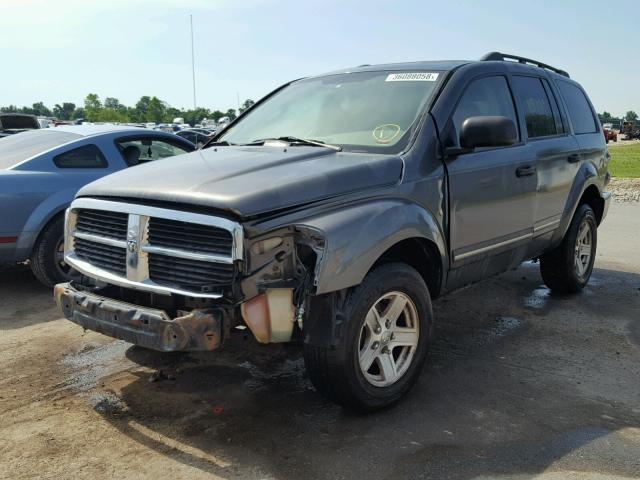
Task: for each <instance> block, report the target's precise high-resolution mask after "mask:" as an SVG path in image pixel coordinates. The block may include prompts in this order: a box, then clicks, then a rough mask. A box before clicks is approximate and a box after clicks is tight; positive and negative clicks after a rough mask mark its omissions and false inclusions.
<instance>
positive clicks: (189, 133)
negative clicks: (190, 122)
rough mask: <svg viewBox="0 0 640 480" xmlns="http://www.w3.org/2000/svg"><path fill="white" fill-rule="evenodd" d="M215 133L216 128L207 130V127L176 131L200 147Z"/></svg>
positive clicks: (178, 134)
mask: <svg viewBox="0 0 640 480" xmlns="http://www.w3.org/2000/svg"><path fill="white" fill-rule="evenodd" d="M214 133H215V130H207V129H205V128H185V129H184V130H180V131H179V132H176V135H177V136H179V137H182V138H184V139H186V140H189V141H190V142H191V143H193V144H194V145H195V146H196V147H198V148H200V147H201V146H202V145H204V144H205V143H206V142H207V141H208V140H210V139H211V136H212V135H213V134H214Z"/></svg>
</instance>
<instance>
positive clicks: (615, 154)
mask: <svg viewBox="0 0 640 480" xmlns="http://www.w3.org/2000/svg"><path fill="white" fill-rule="evenodd" d="M609 153H611V162H610V163H609V171H610V172H611V175H612V176H614V177H619V178H640V144H638V145H625V146H619V147H614V148H610V149H609Z"/></svg>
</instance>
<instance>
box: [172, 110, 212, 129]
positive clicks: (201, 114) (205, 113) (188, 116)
mask: <svg viewBox="0 0 640 480" xmlns="http://www.w3.org/2000/svg"><path fill="white" fill-rule="evenodd" d="M177 116H181V117H183V118H184V121H185V123H188V124H189V125H195V124H196V123H200V122H202V120H203V119H205V118H211V112H210V111H209V109H207V108H202V107H199V108H196V109H195V110H185V111H182V112H180V115H177Z"/></svg>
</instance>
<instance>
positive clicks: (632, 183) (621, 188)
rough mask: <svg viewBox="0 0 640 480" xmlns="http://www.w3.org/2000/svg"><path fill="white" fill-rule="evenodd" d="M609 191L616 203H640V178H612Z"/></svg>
mask: <svg viewBox="0 0 640 480" xmlns="http://www.w3.org/2000/svg"><path fill="white" fill-rule="evenodd" d="M607 190H609V191H610V192H611V196H612V198H613V200H614V201H615V202H620V203H625V202H640V178H612V179H611V183H610V184H609V186H608V187H607Z"/></svg>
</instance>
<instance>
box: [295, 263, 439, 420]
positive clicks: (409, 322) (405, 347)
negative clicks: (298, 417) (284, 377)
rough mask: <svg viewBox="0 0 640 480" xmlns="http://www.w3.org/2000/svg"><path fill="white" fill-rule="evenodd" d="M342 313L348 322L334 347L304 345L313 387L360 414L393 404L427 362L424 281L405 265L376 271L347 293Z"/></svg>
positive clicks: (428, 320)
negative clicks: (360, 412)
mask: <svg viewBox="0 0 640 480" xmlns="http://www.w3.org/2000/svg"><path fill="white" fill-rule="evenodd" d="M343 313H344V314H345V316H346V317H347V318H348V322H347V325H346V326H345V327H344V331H343V333H342V335H341V337H340V339H339V340H338V345H337V346H336V348H333V349H332V348H325V347H317V346H312V345H308V344H305V351H304V357H305V364H306V366H307V370H308V372H309V376H310V378H311V381H312V383H313V385H314V386H315V387H316V389H317V390H318V391H320V392H321V393H322V394H324V395H325V396H326V397H328V398H329V399H330V400H332V401H334V402H336V403H338V404H340V405H342V406H344V407H347V408H351V409H354V410H358V411H366V412H371V411H375V410H378V409H381V408H384V407H387V406H389V405H391V404H393V403H395V402H397V401H398V400H399V399H400V398H402V396H403V395H405V394H406V393H407V392H408V391H409V390H410V389H411V387H412V386H413V385H414V383H415V382H416V380H417V378H418V376H419V374H420V371H421V370H422V366H423V364H424V361H425V358H426V353H427V344H428V341H429V336H430V335H429V330H430V328H431V323H432V317H433V314H432V309H431V300H430V298H429V291H428V289H427V286H426V284H425V283H424V280H423V279H422V277H421V276H420V274H418V272H417V271H416V270H414V269H413V268H411V267H410V266H408V265H406V264H401V263H389V264H385V265H382V266H380V267H377V268H376V269H375V270H373V271H371V272H370V273H369V274H368V275H367V276H366V277H365V279H364V281H363V282H362V283H361V284H360V285H359V286H357V287H355V288H353V289H352V290H351V291H349V293H348V294H347V298H346V301H345V306H344V312H343ZM327 327H329V325H327Z"/></svg>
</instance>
